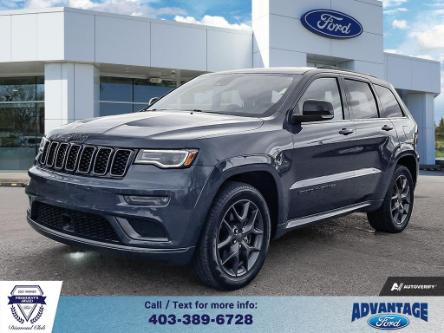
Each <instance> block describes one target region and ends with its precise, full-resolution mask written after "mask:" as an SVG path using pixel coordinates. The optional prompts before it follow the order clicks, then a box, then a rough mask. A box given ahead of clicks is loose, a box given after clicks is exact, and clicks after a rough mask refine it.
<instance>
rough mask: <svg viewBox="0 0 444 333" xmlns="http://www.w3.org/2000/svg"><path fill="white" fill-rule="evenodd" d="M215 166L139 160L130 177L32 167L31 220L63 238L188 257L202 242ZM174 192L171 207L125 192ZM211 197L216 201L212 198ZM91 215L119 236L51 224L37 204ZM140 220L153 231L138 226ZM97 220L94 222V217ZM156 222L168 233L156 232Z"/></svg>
mask: <svg viewBox="0 0 444 333" xmlns="http://www.w3.org/2000/svg"><path fill="white" fill-rule="evenodd" d="M210 173H211V168H209V167H208V168H207V167H193V168H190V169H180V170H173V169H171V170H160V169H158V168H156V167H154V166H146V165H133V166H132V167H131V168H130V169H129V171H128V173H127V175H126V176H125V178H123V179H109V178H98V177H84V176H77V175H71V174H64V173H57V172H55V171H48V170H45V169H41V168H39V167H36V166H35V167H32V168H31V169H30V171H29V175H30V183H29V185H28V186H27V188H26V192H27V194H28V196H29V198H30V207H31V209H30V210H29V211H28V222H29V224H30V225H31V226H32V227H33V228H34V229H35V230H37V231H38V232H40V233H41V234H43V235H45V236H47V237H49V238H52V239H55V240H57V241H60V242H63V243H69V244H77V245H80V246H85V247H94V248H100V249H104V250H115V251H119V252H125V253H139V254H144V255H147V256H149V257H151V258H153V259H156V260H161V261H168V262H172V263H177V264H180V263H186V262H188V261H189V260H190V259H191V257H192V255H193V252H194V248H195V246H196V244H197V242H198V239H199V235H200V231H201V228H202V225H203V223H204V220H205V217H206V213H207V211H208V208H209V205H210V203H211V200H212V195H211V194H210V193H207V192H206V180H207V179H208V178H209V175H210ZM128 195H131V196H168V197H169V198H170V200H169V203H168V205H167V206H164V207H148V206H141V205H133V204H129V203H128V202H127V201H126V200H125V196H128ZM208 199H210V200H208ZM40 204H42V205H46V206H48V207H54V209H58V210H62V209H64V210H66V211H67V214H62V215H63V218H65V217H66V216H65V215H67V217H68V218H70V216H69V215H70V214H71V213H72V212H74V214H85V216H86V217H82V218H83V220H85V219H89V216H95V217H97V218H98V219H101V220H103V221H105V223H109V226H110V227H111V228H112V229H113V231H114V232H115V235H116V239H115V241H112V242H111V241H108V240H103V239H98V238H95V237H92V238H91V237H85V236H84V235H83V234H77V233H76V232H73V230H69V229H66V230H68V232H66V231H65V227H64V226H63V227H60V223H59V222H60V221H57V223H58V224H57V227H56V228H55V227H53V226H52V225H48V224H46V223H42V222H46V221H42V220H41V219H39V218H36V217H35V216H34V215H33V214H35V212H34V207H35V206H36V205H40ZM134 221H136V222H137V223H138V225H141V226H142V229H143V230H145V231H146V232H147V233H148V234H142V233H141V232H140V231H139V229H136V228H135V227H134V223H135V222H134ZM89 223H90V225H91V221H89ZM151 226H156V228H157V230H161V231H162V232H161V233H160V234H159V232H157V234H156V235H151V234H150V231H151Z"/></svg>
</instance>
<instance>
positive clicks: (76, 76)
mask: <svg viewBox="0 0 444 333" xmlns="http://www.w3.org/2000/svg"><path fill="white" fill-rule="evenodd" d="M252 7H253V11H252V29H251V30H235V29H227V28H217V27H210V26H204V25H197V24H186V23H178V22H170V21H164V20H154V19H149V18H142V17H134V16H125V15H117V14H109V13H101V12H93V11H85V10H79V9H72V8H52V9H41V10H19V11H4V12H0V43H1V44H0V161H1V162H0V169H21V168H25V167H26V164H27V163H29V159H30V158H31V155H32V154H33V152H32V149H35V148H32V147H31V146H32V138H33V137H38V136H39V135H42V134H43V132H48V131H50V130H51V129H53V128H55V127H58V126H60V125H63V124H65V123H68V122H71V121H74V120H78V119H84V118H90V117H96V116H101V115H107V114H117V113H125V112H134V111H136V110H137V109H138V108H140V107H141V106H143V105H144V104H145V103H146V101H147V100H148V99H149V98H150V97H153V96H155V95H159V94H162V93H164V92H166V91H168V90H169V89H172V88H174V87H175V86H177V85H180V84H182V83H183V82H186V81H187V80H190V79H191V78H193V77H195V76H198V75H200V74H202V73H205V72H213V71H220V70H228V69H238V68H252V67H280V66H315V67H321V66H329V67H337V68H344V69H349V70H353V71H358V72H363V73H368V74H372V75H375V76H377V77H380V78H383V79H386V80H388V81H390V82H391V83H392V84H393V85H394V86H395V88H396V89H397V90H398V91H399V93H400V95H401V96H402V98H403V100H404V102H405V103H406V104H407V106H408V107H409V108H410V111H411V112H412V114H413V115H414V117H415V119H416V121H417V123H418V126H419V133H420V135H419V151H420V154H421V163H422V164H434V163H435V160H434V155H435V141H434V120H433V112H434V110H433V108H434V98H435V97H436V96H437V95H438V94H439V93H440V64H439V62H435V61H430V60H425V59H419V58H413V57H408V56H403V55H397V54H390V53H385V52H384V49H383V45H384V43H383V8H382V3H381V2H380V1H376V0H300V1H292V0H253V6H252ZM313 9H332V10H336V11H340V12H343V13H345V14H347V15H350V16H352V17H353V18H354V19H356V20H357V21H359V22H360V24H361V25H362V28H363V33H362V34H361V35H359V36H358V37H355V38H350V39H344V40H338V39H331V38H327V37H323V36H319V35H317V34H315V33H313V32H311V31H309V30H307V29H306V28H305V27H304V26H303V25H302V23H301V17H302V15H303V14H304V13H305V12H307V11H309V10H313ZM31 78H33V79H31ZM2 94H3V95H2ZM5 110H6V111H5ZM33 110H34V111H33ZM36 110H37V111H36ZM2 112H3V116H2ZM33 112H34V113H33ZM29 115H31V116H29ZM27 116H28V118H29V119H31V120H30V121H33V124H34V125H35V126H34V125H33V126H34V127H35V128H34V127H32V126H31V127H29V126H28V127H26V126H24V125H23V124H22V123H21V122H26V121H27V120H26V119H28V118H27ZM11 122H12V123H14V124H12V125H11ZM24 138H25V139H24Z"/></svg>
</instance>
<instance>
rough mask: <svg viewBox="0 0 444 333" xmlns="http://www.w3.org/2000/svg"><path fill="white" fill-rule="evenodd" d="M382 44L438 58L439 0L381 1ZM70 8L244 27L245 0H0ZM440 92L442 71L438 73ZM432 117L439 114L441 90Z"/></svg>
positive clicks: (442, 1) (442, 43)
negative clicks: (382, 11)
mask: <svg viewBox="0 0 444 333" xmlns="http://www.w3.org/2000/svg"><path fill="white" fill-rule="evenodd" d="M383 4H384V48H385V50H386V51H388V52H394V53H400V54H406V55H413V56H418V57H423V58H427V59H434V60H438V61H441V62H442V63H443V62H444V0H383ZM58 6H70V7H76V8H84V9H94V10H103V11H110V12H116V13H120V14H129V15H141V16H149V17H154V18H160V19H167V20H176V21H181V22H192V23H202V24H208V25H216V26H224V27H234V28H238V29H248V28H249V26H251V1H250V0H0V9H18V8H43V7H58ZM441 81H442V89H443V92H444V73H443V74H442V76H441ZM435 101H436V102H435V103H436V108H435V120H436V121H438V119H440V118H441V117H444V93H443V94H441V96H440V97H438V98H437V99H436V100H435Z"/></svg>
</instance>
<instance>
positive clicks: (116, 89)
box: [100, 77, 133, 102]
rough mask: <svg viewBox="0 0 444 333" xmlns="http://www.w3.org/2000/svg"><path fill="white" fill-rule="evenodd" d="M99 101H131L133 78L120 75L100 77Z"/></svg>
mask: <svg viewBox="0 0 444 333" xmlns="http://www.w3.org/2000/svg"><path fill="white" fill-rule="evenodd" d="M100 100H101V101H119V102H132V101H133V80H132V79H127V78H120V77H102V78H101V79H100Z"/></svg>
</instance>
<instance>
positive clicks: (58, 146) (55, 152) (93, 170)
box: [38, 141, 134, 178]
mask: <svg viewBox="0 0 444 333" xmlns="http://www.w3.org/2000/svg"><path fill="white" fill-rule="evenodd" d="M133 156H134V151H133V150H131V149H122V148H111V147H100V146H94V145H80V144H76V143H67V142H57V141H51V142H47V143H46V144H45V146H44V148H43V151H42V153H41V154H40V156H39V158H38V163H39V164H40V166H41V167H43V168H46V169H55V170H57V171H59V172H66V173H75V174H79V175H82V176H97V177H113V178H121V177H123V176H125V174H126V172H127V171H128V167H129V165H130V164H131V162H132V158H133Z"/></svg>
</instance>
